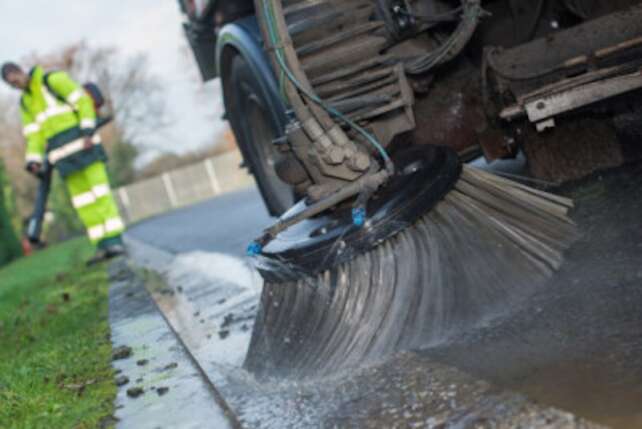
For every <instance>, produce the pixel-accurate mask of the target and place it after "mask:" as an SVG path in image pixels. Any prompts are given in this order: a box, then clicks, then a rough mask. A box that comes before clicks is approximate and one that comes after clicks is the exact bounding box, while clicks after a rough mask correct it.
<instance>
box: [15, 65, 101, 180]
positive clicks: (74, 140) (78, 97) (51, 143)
mask: <svg viewBox="0 0 642 429" xmlns="http://www.w3.org/2000/svg"><path fill="white" fill-rule="evenodd" d="M30 78H31V79H30V82H29V87H28V88H27V89H26V90H25V91H24V92H23V94H22V98H21V100H20V111H21V116H22V123H23V127H24V128H23V132H24V136H25V138H26V140H27V151H26V161H27V163H29V162H39V163H43V162H44V161H45V159H46V160H48V161H49V164H50V165H54V166H55V167H56V169H57V170H58V171H59V172H60V174H61V175H62V176H63V177H66V176H68V175H69V174H71V173H73V172H75V171H78V170H80V169H83V168H85V167H86V166H88V165H90V164H92V163H93V162H95V161H105V160H106V156H105V152H104V150H103V148H102V146H101V145H100V137H99V135H98V134H96V135H94V136H93V137H92V142H93V143H94V144H93V145H92V146H91V147H89V148H87V147H85V144H84V138H85V137H88V136H92V135H93V133H94V129H95V127H96V112H95V110H94V105H93V101H92V100H91V98H90V96H89V95H88V94H87V93H86V92H85V90H84V89H83V87H82V86H81V85H79V84H77V83H76V82H74V81H73V80H72V79H71V78H70V77H69V75H68V74H67V73H65V72H63V71H56V72H51V73H47V74H45V72H44V70H43V69H42V67H40V66H36V67H34V68H33V69H32V70H31V72H30Z"/></svg>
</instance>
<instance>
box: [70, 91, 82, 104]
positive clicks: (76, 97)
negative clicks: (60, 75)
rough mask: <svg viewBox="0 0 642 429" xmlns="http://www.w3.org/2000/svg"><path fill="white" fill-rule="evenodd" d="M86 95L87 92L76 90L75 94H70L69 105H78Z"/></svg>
mask: <svg viewBox="0 0 642 429" xmlns="http://www.w3.org/2000/svg"><path fill="white" fill-rule="evenodd" d="M84 93H85V92H84V91H83V90H82V89H77V90H75V91H74V92H72V93H71V94H69V96H68V97H67V102H68V103H69V104H76V103H77V102H78V100H80V98H81V97H82V96H83V95H84Z"/></svg>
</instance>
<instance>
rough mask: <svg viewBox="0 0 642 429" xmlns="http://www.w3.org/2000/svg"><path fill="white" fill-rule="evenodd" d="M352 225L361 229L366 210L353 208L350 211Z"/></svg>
mask: <svg viewBox="0 0 642 429" xmlns="http://www.w3.org/2000/svg"><path fill="white" fill-rule="evenodd" d="M352 223H353V224H354V225H355V226H358V227H359V228H361V227H362V226H363V225H365V223H366V209H365V208H364V207H355V208H353V209H352Z"/></svg>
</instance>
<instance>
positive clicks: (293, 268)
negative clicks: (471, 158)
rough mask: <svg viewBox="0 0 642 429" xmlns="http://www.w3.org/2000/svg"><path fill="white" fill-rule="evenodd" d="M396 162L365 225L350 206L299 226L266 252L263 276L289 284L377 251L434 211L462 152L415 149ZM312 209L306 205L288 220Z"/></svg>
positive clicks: (261, 260)
mask: <svg viewBox="0 0 642 429" xmlns="http://www.w3.org/2000/svg"><path fill="white" fill-rule="evenodd" d="M393 159H394V162H395V167H396V174H395V176H394V177H393V178H392V179H391V180H389V181H388V183H386V185H385V186H384V187H382V188H381V189H380V190H379V191H378V192H377V193H376V194H375V195H374V196H373V197H372V198H371V199H370V201H369V202H368V207H367V216H366V217H365V219H363V220H364V221H363V222H355V214H354V211H353V208H352V206H351V205H350V204H346V205H344V206H340V207H336V208H334V209H332V210H329V211H327V212H325V213H323V214H321V215H320V216H317V217H315V218H313V219H308V220H305V221H303V222H300V223H298V224H296V225H293V226H292V227H290V228H289V229H287V230H285V231H283V232H282V233H281V234H279V235H278V236H277V237H276V238H275V239H274V240H272V241H271V242H270V243H269V244H268V245H267V246H266V247H265V248H263V249H262V252H261V254H260V256H259V257H258V263H257V266H258V268H259V271H260V272H261V275H262V276H263V278H264V279H266V280H267V281H279V282H283V281H292V280H298V279H300V278H303V277H308V276H314V275H316V274H318V273H320V272H323V271H326V270H329V269H332V268H333V267H336V266H337V265H339V264H341V263H344V262H348V261H350V260H352V259H354V258H355V257H357V256H358V255H361V254H363V253H366V252H368V251H370V250H372V249H373V248H374V247H375V246H377V245H379V244H380V243H382V242H383V241H385V240H387V239H389V238H390V237H392V236H394V235H396V234H398V233H399V232H401V231H403V230H404V229H405V228H407V227H409V226H411V225H413V224H414V223H415V222H416V221H417V220H418V219H420V218H421V217H422V216H423V215H425V214H426V213H428V212H429V211H430V210H431V209H432V208H433V207H434V206H435V205H436V204H437V203H438V202H439V201H440V200H442V199H443V198H444V197H445V195H446V194H448V192H450V190H451V189H452V188H453V186H454V185H455V183H456V182H457V180H458V179H459V176H460V173H461V165H460V163H459V159H458V156H457V153H455V152H454V151H453V150H452V149H450V148H448V147H443V146H427V145H426V146H418V147H412V148H408V149H405V150H401V151H399V152H398V153H397V154H396V155H395V156H394V157H393ZM306 207H307V205H306V202H305V201H300V202H299V203H298V204H296V205H295V206H294V207H292V208H291V209H290V210H289V211H288V212H287V213H285V214H284V215H283V217H284V218H288V217H291V216H294V215H296V214H297V213H299V212H301V211H303V210H305V208H306Z"/></svg>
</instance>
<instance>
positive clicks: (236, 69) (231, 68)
mask: <svg viewBox="0 0 642 429" xmlns="http://www.w3.org/2000/svg"><path fill="white" fill-rule="evenodd" d="M227 60H228V61H229V63H228V64H226V65H224V66H223V73H222V76H221V80H222V83H223V93H224V101H225V108H226V111H227V118H228V120H229V121H230V124H231V126H232V130H233V131H234V135H235V136H236V140H237V142H238V145H239V147H240V149H241V152H242V153H243V158H244V159H245V164H246V165H247V167H248V168H249V169H250V172H251V173H252V174H253V175H254V178H255V180H256V183H257V184H258V187H259V190H260V192H261V195H262V197H263V200H264V202H265V205H266V207H267V210H268V212H269V213H270V214H271V215H272V216H280V215H281V214H283V213H284V212H285V211H286V210H287V209H289V208H290V207H291V206H292V205H293V204H294V191H293V189H292V187H291V186H290V185H288V184H286V183H285V182H283V181H281V179H279V177H278V176H277V174H276V170H275V165H276V163H277V162H278V161H279V159H280V154H279V151H278V149H277V147H276V146H275V145H274V143H273V142H274V140H275V139H277V138H279V137H281V136H282V135H283V129H282V127H281V125H280V124H279V123H278V121H277V120H276V118H275V117H276V115H274V114H273V113H274V112H270V111H269V107H268V106H269V103H268V102H267V100H268V96H267V94H266V93H265V90H264V85H261V79H264V77H263V76H260V75H258V73H256V72H255V70H254V69H253V68H252V67H251V66H250V64H249V63H248V61H247V60H246V59H245V58H244V57H243V55H241V54H240V53H238V52H235V53H234V54H232V55H230V56H227Z"/></svg>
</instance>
